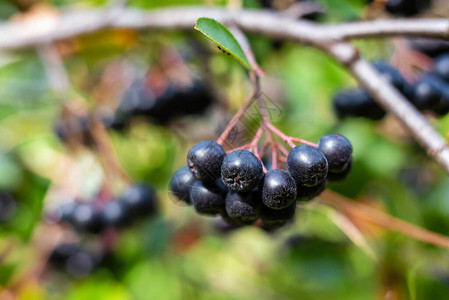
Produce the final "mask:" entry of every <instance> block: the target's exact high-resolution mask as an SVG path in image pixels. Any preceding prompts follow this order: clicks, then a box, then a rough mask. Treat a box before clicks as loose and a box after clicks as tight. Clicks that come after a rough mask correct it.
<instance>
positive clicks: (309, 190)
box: [296, 180, 327, 202]
mask: <svg viewBox="0 0 449 300" xmlns="http://www.w3.org/2000/svg"><path fill="white" fill-rule="evenodd" d="M326 187H327V180H324V181H323V182H321V183H320V184H318V185H316V186H312V187H308V186H298V187H297V192H296V201H299V202H305V201H310V200H312V199H313V198H315V197H317V196H318V195H319V194H321V193H322V192H323V191H324V190H325V189H326Z"/></svg>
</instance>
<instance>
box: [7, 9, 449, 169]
mask: <svg viewBox="0 0 449 300" xmlns="http://www.w3.org/2000/svg"><path fill="white" fill-rule="evenodd" d="M200 16H207V17H210V18H214V19H217V20H218V21H220V22H223V23H225V24H227V25H230V26H237V27H239V28H240V29H241V30H243V31H245V32H249V33H257V34H262V35H264V36H267V37H271V38H275V39H284V40H291V41H295V42H298V43H302V44H307V45H311V46H313V47H315V48H318V49H321V50H322V51H324V52H325V53H327V54H329V55H331V56H333V57H334V58H335V59H336V60H337V61H338V62H339V63H341V64H343V65H345V66H346V67H347V68H348V70H349V71H350V72H351V73H352V75H353V76H354V77H355V78H356V79H357V80H358V81H359V83H360V84H361V85H362V86H363V87H364V88H366V89H367V90H368V91H369V92H370V93H371V94H372V95H373V96H374V98H375V99H376V101H377V102H378V103H379V104H380V105H381V106H382V107H383V108H385V109H386V110H388V111H391V112H392V113H393V115H394V116H396V117H397V118H398V119H399V120H400V122H401V123H402V124H403V125H404V126H405V127H406V128H407V129H408V131H409V132H410V133H411V134H412V136H413V137H414V138H415V139H416V140H417V141H418V142H419V143H420V144H421V146H422V147H424V148H425V149H426V151H427V152H428V154H429V155H430V156H431V157H433V158H434V159H435V160H436V161H437V162H438V163H439V164H440V165H441V166H442V167H443V168H444V169H445V170H446V172H448V173H449V148H448V147H447V145H446V143H445V141H444V139H443V138H442V137H441V136H440V135H439V134H438V133H437V132H436V131H435V130H434V129H433V128H432V126H431V125H430V124H429V122H428V121H427V120H426V119H425V118H424V117H423V116H422V115H421V114H420V113H419V112H418V111H417V110H416V109H415V108H414V107H413V106H412V105H411V104H410V103H409V102H408V101H407V100H406V99H405V98H404V97H403V96H402V95H401V94H399V93H398V91H396V90H395V89H394V88H393V87H392V86H391V85H390V84H388V83H387V82H385V81H383V80H382V79H381V77H380V76H379V74H378V73H377V72H376V71H375V70H374V69H373V68H372V67H371V65H370V64H369V63H368V62H366V61H365V60H363V59H361V58H360V57H359V54H358V51H357V49H355V48H354V47H353V46H351V45H350V44H347V43H345V42H344V40H346V39H352V38H366V37H375V36H391V35H419V36H431V37H441V38H447V37H449V20H426V19H418V20H381V21H371V22H356V23H350V24H344V25H318V24H314V23H311V22H307V21H303V20H296V19H295V18H291V17H287V16H286V15H285V14H280V13H273V12H268V11H250V10H241V11H238V12H236V11H229V10H226V9H224V8H206V7H190V8H173V9H163V10H154V11H150V12H142V11H138V10H132V9H126V8H117V9H104V10H89V11H81V12H72V13H65V14H62V15H60V16H59V17H56V18H52V19H50V20H47V21H46V22H44V24H41V23H42V20H43V19H39V21H40V22H41V23H39V22H37V20H36V22H29V21H27V22H22V23H9V24H3V25H0V49H15V48H20V47H29V46H35V45H40V44H45V43H50V42H52V41H55V40H59V39H65V38H70V37H73V36H77V35H80V34H85V33H89V32H94V31H98V30H102V29H106V28H134V29H143V28H146V29H165V30H167V29H192V28H193V26H194V24H195V21H196V19H197V18H198V17H200ZM219 140H220V139H219Z"/></svg>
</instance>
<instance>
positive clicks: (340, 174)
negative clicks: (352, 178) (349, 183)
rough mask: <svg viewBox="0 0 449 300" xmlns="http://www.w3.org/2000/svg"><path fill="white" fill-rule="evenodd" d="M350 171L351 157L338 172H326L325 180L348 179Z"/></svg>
mask: <svg viewBox="0 0 449 300" xmlns="http://www.w3.org/2000/svg"><path fill="white" fill-rule="evenodd" d="M351 169H352V157H351V158H350V159H349V161H348V162H347V163H346V165H345V167H344V169H343V170H341V171H340V172H328V173H327V179H328V180H329V181H342V180H343V179H345V178H346V177H348V175H349V173H350V172H351Z"/></svg>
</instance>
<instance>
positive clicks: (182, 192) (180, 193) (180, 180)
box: [170, 167, 196, 204]
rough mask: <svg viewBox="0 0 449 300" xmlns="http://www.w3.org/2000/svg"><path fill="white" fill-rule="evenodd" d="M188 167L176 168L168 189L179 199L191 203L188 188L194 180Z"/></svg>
mask: <svg viewBox="0 0 449 300" xmlns="http://www.w3.org/2000/svg"><path fill="white" fill-rule="evenodd" d="M195 180H196V179H195V177H193V175H192V173H191V172H190V170H189V168H188V167H182V168H180V169H178V170H177V171H176V172H175V174H173V177H172V178H171V180H170V190H171V192H172V193H173V195H175V196H176V197H177V198H178V199H179V200H180V201H183V202H185V203H187V204H191V200H190V188H191V187H192V185H193V183H194V182H195Z"/></svg>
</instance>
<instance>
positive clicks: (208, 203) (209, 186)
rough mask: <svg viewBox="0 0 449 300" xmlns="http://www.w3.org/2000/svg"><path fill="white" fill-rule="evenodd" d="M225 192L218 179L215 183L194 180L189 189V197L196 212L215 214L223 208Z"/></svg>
mask: <svg viewBox="0 0 449 300" xmlns="http://www.w3.org/2000/svg"><path fill="white" fill-rule="evenodd" d="M226 192H227V189H226V187H225V186H224V185H223V183H222V182H221V180H220V179H219V180H217V182H216V183H203V182H201V181H195V183H194V184H193V185H192V188H191V189H190V199H191V201H192V204H193V207H194V208H195V210H196V211H197V212H198V213H200V214H205V215H216V214H218V213H220V212H221V211H223V210H224V208H225V196H226Z"/></svg>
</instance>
